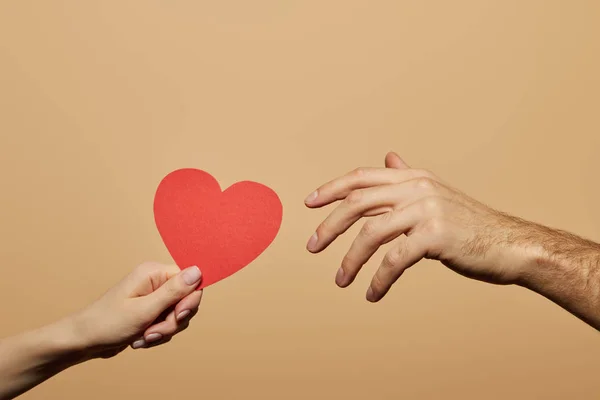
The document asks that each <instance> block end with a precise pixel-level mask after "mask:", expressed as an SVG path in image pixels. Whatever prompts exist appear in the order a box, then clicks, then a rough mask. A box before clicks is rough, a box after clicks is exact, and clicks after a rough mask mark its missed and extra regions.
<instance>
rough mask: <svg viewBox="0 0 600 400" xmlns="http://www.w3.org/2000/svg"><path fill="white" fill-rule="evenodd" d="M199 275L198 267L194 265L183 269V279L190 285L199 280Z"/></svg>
mask: <svg viewBox="0 0 600 400" xmlns="http://www.w3.org/2000/svg"><path fill="white" fill-rule="evenodd" d="M200 275H202V274H201V273H200V268H198V267H196V266H193V267H189V268H187V269H186V270H185V271H183V281H184V282H185V283H186V284H187V285H190V286H191V285H193V284H195V283H197V282H198V281H199V280H200Z"/></svg>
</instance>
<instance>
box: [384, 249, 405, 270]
mask: <svg viewBox="0 0 600 400" xmlns="http://www.w3.org/2000/svg"><path fill="white" fill-rule="evenodd" d="M401 262H402V254H400V251H398V250H391V251H389V252H388V253H387V254H386V255H385V256H384V258H383V263H382V268H384V269H392V268H395V267H397V266H398V265H399V264H400V263H401Z"/></svg>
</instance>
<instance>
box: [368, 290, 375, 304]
mask: <svg viewBox="0 0 600 400" xmlns="http://www.w3.org/2000/svg"><path fill="white" fill-rule="evenodd" d="M367 300H368V301H370V302H371V303H373V302H375V300H376V299H375V293H373V289H371V288H369V290H367Z"/></svg>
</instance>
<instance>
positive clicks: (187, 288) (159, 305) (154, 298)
mask: <svg viewBox="0 0 600 400" xmlns="http://www.w3.org/2000/svg"><path fill="white" fill-rule="evenodd" d="M201 277H202V274H201V272H200V269H198V267H196V266H194V267H189V268H186V269H184V270H183V271H181V272H179V273H178V274H177V275H175V276H173V277H171V278H170V279H169V280H168V281H167V282H165V283H164V284H163V285H162V286H161V287H159V288H158V289H156V290H155V291H154V292H152V293H150V294H149V295H147V296H145V297H141V298H140V300H141V301H143V302H144V303H145V306H146V312H147V315H148V316H152V317H153V318H152V319H156V318H157V317H158V316H159V315H160V314H161V313H162V312H163V311H165V310H166V309H168V308H169V307H171V306H173V305H175V304H177V303H178V302H179V301H180V300H182V299H183V298H184V297H186V296H187V295H189V294H191V293H192V292H193V291H194V290H195V289H196V288H197V287H198V285H199V284H200V279H201Z"/></svg>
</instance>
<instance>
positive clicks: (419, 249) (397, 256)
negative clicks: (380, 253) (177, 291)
mask: <svg viewBox="0 0 600 400" xmlns="http://www.w3.org/2000/svg"><path fill="white" fill-rule="evenodd" d="M425 243H426V241H425V240H422V238H421V237H420V236H418V235H416V234H415V235H411V236H408V237H401V238H400V239H398V241H397V244H396V246H394V247H393V248H392V249H391V250H390V251H389V252H388V253H387V254H386V255H385V257H384V258H383V261H382V262H381V265H380V266H379V268H378V269H377V272H375V275H374V276H373V280H372V281H371V285H370V286H369V290H367V300H368V301H370V302H372V303H376V302H378V301H379V300H381V299H382V298H383V297H384V296H385V295H386V294H387V292H388V291H389V290H390V288H391V287H392V285H393V284H394V283H396V281H397V280H398V278H400V276H401V275H402V274H403V273H404V271H406V270H407V269H408V268H410V267H412V266H413V265H415V264H416V263H417V262H419V261H420V260H421V259H422V258H423V257H425V256H426V255H427V246H426V245H425Z"/></svg>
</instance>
